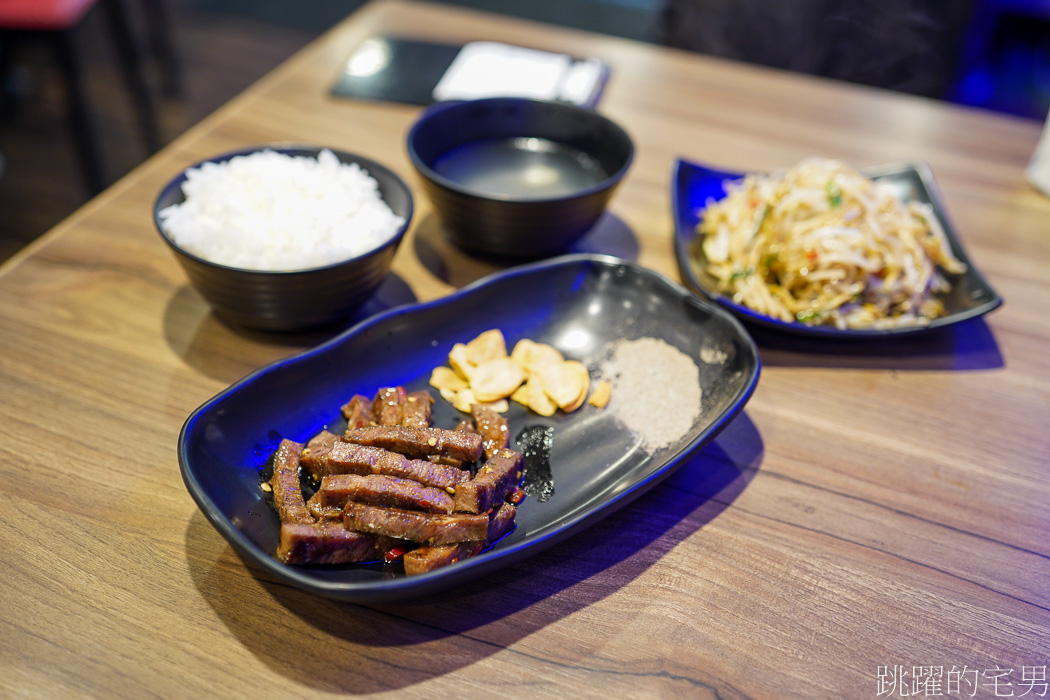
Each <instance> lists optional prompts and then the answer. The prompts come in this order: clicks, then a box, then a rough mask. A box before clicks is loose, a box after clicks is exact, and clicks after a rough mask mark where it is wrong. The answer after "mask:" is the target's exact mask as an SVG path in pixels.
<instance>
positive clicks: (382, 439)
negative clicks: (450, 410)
mask: <svg viewBox="0 0 1050 700" xmlns="http://www.w3.org/2000/svg"><path fill="white" fill-rule="evenodd" d="M345 438H346V440H347V441H349V442H354V443H357V444H359V445H369V446H372V447H382V448H383V449H384V450H391V451H392V452H400V453H401V454H403V455H407V456H409V457H416V458H421V459H425V458H427V457H429V456H431V455H437V456H440V457H452V458H455V459H462V460H464V461H466V462H473V461H475V460H476V459H478V458H479V457H481V454H482V447H481V436H480V435H476V434H474V433H471V432H467V431H465V430H443V429H441V428H405V427H402V426H385V425H377V426H371V427H366V428H356V429H354V430H348V431H347V433H346V436H345Z"/></svg>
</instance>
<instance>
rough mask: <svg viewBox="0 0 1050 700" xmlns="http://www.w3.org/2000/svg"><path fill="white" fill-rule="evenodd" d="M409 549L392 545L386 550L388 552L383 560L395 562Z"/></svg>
mask: <svg viewBox="0 0 1050 700" xmlns="http://www.w3.org/2000/svg"><path fill="white" fill-rule="evenodd" d="M407 551H408V549H407V548H405V547H391V548H390V549H388V550H387V551H386V554H384V555H383V561H385V562H387V563H388V564H389V563H390V562H395V561H397V560H398V559H400V558H401V557H403V556H405V552H407Z"/></svg>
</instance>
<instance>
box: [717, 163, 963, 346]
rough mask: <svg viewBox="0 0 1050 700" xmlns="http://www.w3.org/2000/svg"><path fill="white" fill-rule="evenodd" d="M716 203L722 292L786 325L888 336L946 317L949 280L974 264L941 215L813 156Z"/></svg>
mask: <svg viewBox="0 0 1050 700" xmlns="http://www.w3.org/2000/svg"><path fill="white" fill-rule="evenodd" d="M726 191H727V194H726V197H725V198H723V199H722V200H720V201H714V200H708V202H707V203H706V205H705V207H704V209H703V211H702V212H701V221H700V224H699V226H698V232H699V234H700V238H699V239H698V242H699V245H700V246H701V250H702V253H703V255H702V256H699V257H701V259H702V262H703V263H704V266H705V267H704V269H705V271H706V272H707V273H708V274H709V275H711V276H712V277H713V278H714V280H715V281H716V283H717V287H718V290H719V292H721V293H722V294H724V295H726V296H728V297H730V298H732V299H733V300H734V301H735V302H737V303H739V304H744V305H745V306H748V307H749V308H751V309H753V310H755V311H757V312H759V313H762V314H765V315H767V316H770V317H772V318H776V319H779V320H782V321H798V322H801V323H805V324H808V325H832V326H836V327H838V328H864V329H881V328H895V327H901V326H909V325H917V324H924V323H928V322H929V321H930V320H931V319H934V318H936V317H937V316H939V315H941V314H942V313H943V312H944V305H943V302H942V301H941V300H940V299H939V298H938V294H939V293H943V292H946V291H948V290H949V289H950V288H951V284H950V282H949V280H948V278H947V277H946V275H953V274H959V273H962V272H964V271H965V270H966V266H965V264H964V263H962V262H961V261H960V260H958V259H957V258H956V257H955V256H954V255H953V254H952V252H951V248H950V246H949V244H948V239H947V236H946V235H945V233H944V230H943V229H942V228H941V226H940V222H939V221H938V220H937V217H936V216H935V215H934V212H933V210H932V208H931V207H930V206H929V205H927V204H924V203H922V202H917V201H909V202H903V201H901V200H900V199H899V198H898V196H897V194H896V192H895V190H894V189H893V188H892V187H891V186H889V185H887V184H880V183H879V182H877V181H874V180H871V179H870V178H867V177H865V176H864V175H862V174H861V173H859V172H858V171H857V170H855V169H854V168H852V167H850V166H849V165H847V164H846V163H843V162H841V161H837V160H829V159H823V158H809V159H806V160H804V161H802V162H800V163H798V164H797V165H795V166H794V167H793V168H791V169H790V170H788V171H786V172H784V173H778V174H773V175H758V174H750V175H747V176H745V177H744V178H743V179H742V180H737V181H733V182H731V183H727V184H726Z"/></svg>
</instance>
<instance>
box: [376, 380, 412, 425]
mask: <svg viewBox="0 0 1050 700" xmlns="http://www.w3.org/2000/svg"><path fill="white" fill-rule="evenodd" d="M404 401H405V390H404V389H403V388H401V387H399V386H385V387H383V388H382V389H380V390H379V391H377V392H376V397H375V398H374V399H372V412H373V413H374V414H375V417H376V423H377V424H378V425H401V406H402V404H403V403H404Z"/></svg>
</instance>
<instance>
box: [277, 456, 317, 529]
mask: <svg viewBox="0 0 1050 700" xmlns="http://www.w3.org/2000/svg"><path fill="white" fill-rule="evenodd" d="M302 449H303V446H302V445H300V444H299V443H297V442H293V441H291V440H287V439H285V440H281V444H280V445H278V446H277V452H276V454H274V457H273V476H272V477H270V489H271V491H272V492H273V507H274V508H275V509H276V510H277V517H278V518H280V519H281V522H282V523H312V522H313V521H314V516H312V515H311V514H310V511H308V510H307V509H306V502H305V501H304V500H303V491H302V488H301V487H300V486H299V455H300V454H301V453H302Z"/></svg>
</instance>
